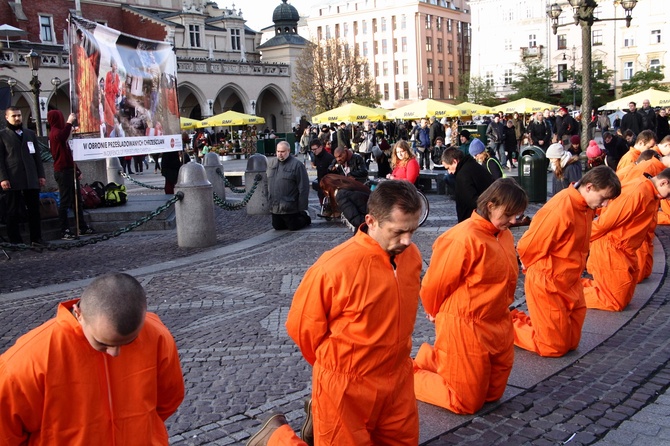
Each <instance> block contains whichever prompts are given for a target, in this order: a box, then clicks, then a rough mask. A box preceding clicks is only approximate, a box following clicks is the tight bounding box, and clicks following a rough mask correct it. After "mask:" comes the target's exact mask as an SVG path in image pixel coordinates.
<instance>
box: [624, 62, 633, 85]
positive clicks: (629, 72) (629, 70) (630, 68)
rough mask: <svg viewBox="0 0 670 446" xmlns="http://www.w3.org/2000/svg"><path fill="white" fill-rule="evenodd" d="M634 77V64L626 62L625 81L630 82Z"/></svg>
mask: <svg viewBox="0 0 670 446" xmlns="http://www.w3.org/2000/svg"><path fill="white" fill-rule="evenodd" d="M631 77H633V62H624V63H623V79H624V80H626V81H627V80H630V78H631Z"/></svg>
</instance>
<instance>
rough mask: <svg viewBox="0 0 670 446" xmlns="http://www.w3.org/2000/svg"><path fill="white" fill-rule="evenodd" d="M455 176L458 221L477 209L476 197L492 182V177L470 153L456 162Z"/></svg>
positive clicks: (468, 216)
mask: <svg viewBox="0 0 670 446" xmlns="http://www.w3.org/2000/svg"><path fill="white" fill-rule="evenodd" d="M455 176H456V183H455V191H456V197H455V200H456V216H457V217H458V222H459V223H460V222H462V221H463V220H465V219H467V218H470V215H472V211H474V210H475V209H477V199H478V198H479V195H481V193H482V192H484V191H485V190H486V189H487V188H488V187H489V186H490V185H491V184H492V183H493V177H492V176H491V174H490V173H489V172H488V170H486V168H485V167H484V166H482V165H480V164H479V163H478V162H477V161H475V159H474V158H473V157H471V156H470V155H465V157H464V158H463V159H462V160H461V161H459V162H458V165H457V166H456V173H455Z"/></svg>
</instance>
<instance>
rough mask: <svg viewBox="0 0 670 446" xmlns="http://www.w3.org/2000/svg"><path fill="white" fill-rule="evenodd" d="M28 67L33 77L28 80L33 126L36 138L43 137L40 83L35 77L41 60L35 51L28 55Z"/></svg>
mask: <svg viewBox="0 0 670 446" xmlns="http://www.w3.org/2000/svg"><path fill="white" fill-rule="evenodd" d="M27 59H28V67H29V68H30V71H31V72H32V75H33V77H32V78H31V79H30V86H31V87H32V92H33V101H34V103H33V104H34V106H35V125H36V127H37V136H44V135H43V134H42V111H41V110H40V87H41V86H42V83H41V82H40V80H39V78H38V77H37V71H38V70H39V69H40V63H41V62H42V59H41V57H40V55H39V54H37V53H36V52H35V50H30V53H28V57H27Z"/></svg>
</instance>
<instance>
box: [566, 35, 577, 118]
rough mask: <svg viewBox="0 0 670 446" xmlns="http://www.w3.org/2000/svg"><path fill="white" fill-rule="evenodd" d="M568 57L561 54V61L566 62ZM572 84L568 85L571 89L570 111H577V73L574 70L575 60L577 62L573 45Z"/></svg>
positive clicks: (575, 49) (575, 48)
mask: <svg viewBox="0 0 670 446" xmlns="http://www.w3.org/2000/svg"><path fill="white" fill-rule="evenodd" d="M567 59H568V57H567V56H566V55H565V53H563V60H567ZM570 60H572V83H571V84H570V88H571V89H572V110H576V109H577V79H576V78H577V76H576V74H577V71H576V69H575V60H577V47H576V46H575V45H572V58H571V59H570Z"/></svg>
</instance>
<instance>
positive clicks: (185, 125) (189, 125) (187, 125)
mask: <svg viewBox="0 0 670 446" xmlns="http://www.w3.org/2000/svg"><path fill="white" fill-rule="evenodd" d="M199 122H200V121H196V120H195V119H189V118H181V117H180V118H179V127H181V129H182V130H192V129H194V128H196V127H197V126H198V123H199Z"/></svg>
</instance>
